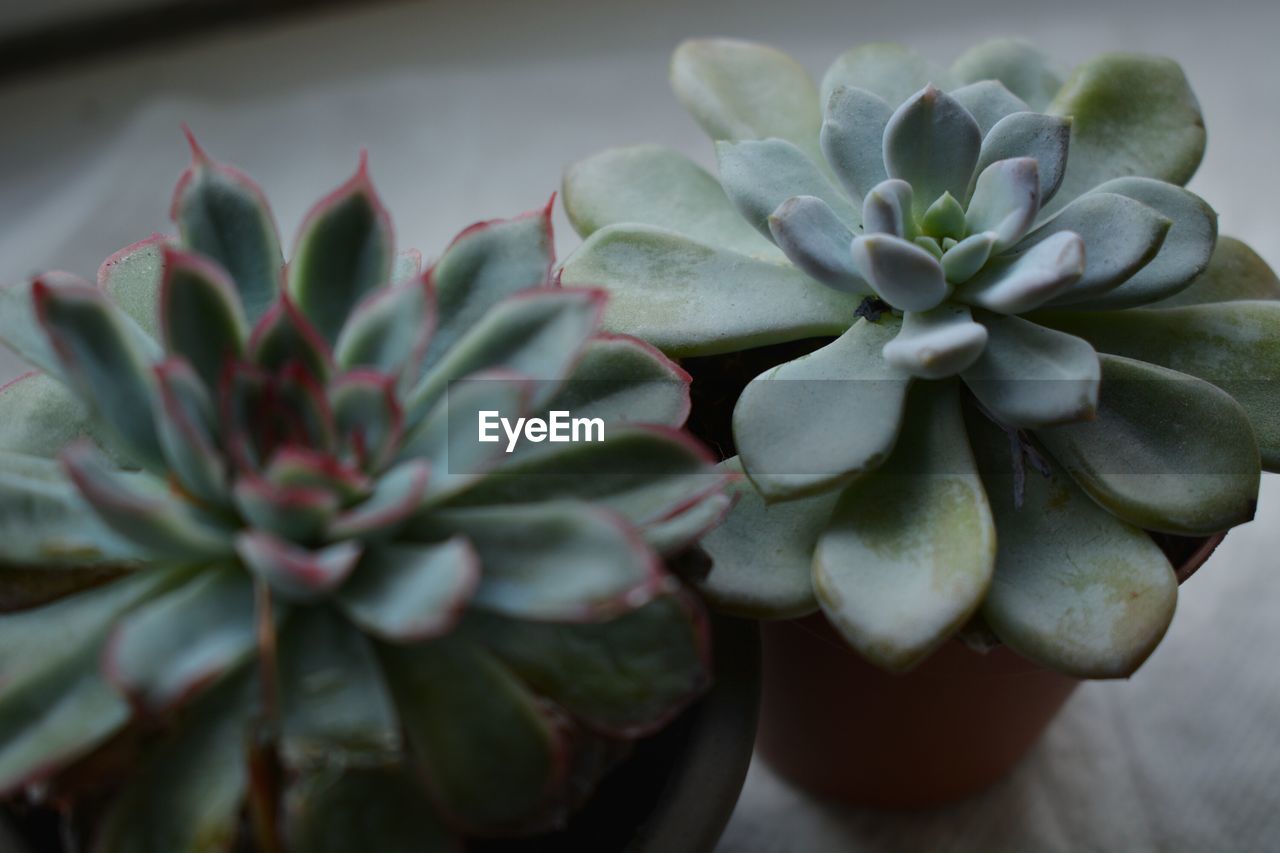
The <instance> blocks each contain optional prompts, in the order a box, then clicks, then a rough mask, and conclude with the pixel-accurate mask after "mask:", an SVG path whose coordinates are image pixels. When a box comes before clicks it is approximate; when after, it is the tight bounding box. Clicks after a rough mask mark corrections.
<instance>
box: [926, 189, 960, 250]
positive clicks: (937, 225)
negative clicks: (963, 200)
mask: <svg viewBox="0 0 1280 853" xmlns="http://www.w3.org/2000/svg"><path fill="white" fill-rule="evenodd" d="M920 230H921V231H923V232H924V234H925V236H928V237H932V238H933V239H935V240H941V241H944V242H945V241H946V240H957V241H958V240H963V239H964V238H965V236H964V235H965V234H968V233H969V229H968V228H967V227H966V225H965V219H964V208H963V207H961V206H960V202H958V201H956V200H955V198H954V197H953V196H952V195H951V193H943V194H942V195H940V196H939V197H938V200H937V201H935V202H934V203H933V204H931V205H929V209H928V210H926V211H925V212H924V216H922V217H921V218H920Z"/></svg>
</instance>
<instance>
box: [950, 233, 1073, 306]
mask: <svg viewBox="0 0 1280 853" xmlns="http://www.w3.org/2000/svg"><path fill="white" fill-rule="evenodd" d="M1087 251H1088V250H1087V249H1086V248H1085V244H1084V240H1082V239H1081V238H1080V235H1079V234H1076V233H1075V232H1074V231H1058V232H1056V233H1054V234H1051V235H1049V236H1048V237H1046V238H1045V239H1044V240H1041V241H1040V242H1038V243H1036V244H1034V245H1032V246H1031V247H1030V248H1029V249H1027V250H1026V251H1025V252H1021V253H1013V254H1007V255H1005V256H1004V257H1002V258H999V259H998V260H996V261H993V262H991V263H989V264H987V266H986V267H985V268H984V269H983V270H982V271H981V272H979V273H978V274H977V275H976V276H974V277H973V278H971V279H969V281H968V282H966V283H965V285H964V286H963V287H961V288H959V289H958V290H957V291H956V299H957V300H958V301H960V302H967V303H969V304H970V305H976V306H978V307H980V308H986V309H988V310H990V311H995V312H997V313H1000V314H1023V313H1026V312H1027V311H1032V310H1034V309H1036V308H1039V307H1040V306H1041V305H1044V304H1045V303H1047V302H1051V301H1052V300H1053V299H1054V298H1055V297H1058V296H1060V295H1062V294H1068V293H1072V292H1074V291H1075V289H1076V288H1078V287H1079V286H1080V282H1081V280H1082V278H1081V277H1082V276H1084V275H1086V274H1087V272H1088V270H1089V266H1088V263H1089V262H1088V260H1086V255H1087Z"/></svg>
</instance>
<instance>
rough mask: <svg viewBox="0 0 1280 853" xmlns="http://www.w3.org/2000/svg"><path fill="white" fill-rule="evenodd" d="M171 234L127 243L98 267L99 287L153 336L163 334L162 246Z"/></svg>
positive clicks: (168, 242) (167, 243) (167, 242)
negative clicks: (161, 292) (160, 308)
mask: <svg viewBox="0 0 1280 853" xmlns="http://www.w3.org/2000/svg"><path fill="white" fill-rule="evenodd" d="M171 243H172V238H170V237H166V236H165V235H163V234H152V235H151V236H150V237H148V238H147V239H145V240H142V241H140V242H137V243H134V244H133V245H130V246H125V247H124V248H123V249H121V250H120V251H118V252H116V253H115V254H114V255H112V256H111V257H109V258H107V259H106V260H105V261H103V262H102V266H100V267H98V287H99V288H101V289H102V292H103V293H105V294H107V297H108V298H109V299H110V300H111V301H112V302H114V303H115V304H116V305H117V306H118V307H119V308H120V310H121V311H123V312H124V313H125V314H127V315H129V318H130V319H132V320H133V322H135V323H137V324H138V326H139V327H140V328H141V329H142V330H143V331H144V332H146V333H147V334H148V335H150V336H151V337H153V338H156V339H159V337H160V322H159V319H160V311H159V301H160V280H161V278H162V277H163V275H164V270H163V260H162V255H163V249H164V247H165V246H166V245H170V244H171Z"/></svg>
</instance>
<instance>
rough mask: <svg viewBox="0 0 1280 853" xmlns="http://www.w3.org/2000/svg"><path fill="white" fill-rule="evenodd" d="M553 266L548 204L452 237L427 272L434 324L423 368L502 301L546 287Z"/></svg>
mask: <svg viewBox="0 0 1280 853" xmlns="http://www.w3.org/2000/svg"><path fill="white" fill-rule="evenodd" d="M554 260H555V246H554V245H553V240H552V235H551V204H550V203H548V205H547V206H546V207H545V208H543V209H542V210H535V211H532V212H530V213H526V214H523V215H521V216H517V217H515V218H513V219H494V220H490V221H488V222H478V223H476V224H475V225H472V226H471V227H470V228H468V229H466V230H465V231H463V232H462V233H461V234H459V235H458V236H457V237H455V238H454V240H453V243H452V244H450V246H449V248H448V249H446V250H445V253H444V255H442V256H441V258H440V260H439V261H437V262H436V264H435V266H434V267H432V269H431V271H430V275H431V281H432V283H433V285H434V286H435V295H436V314H437V318H438V323H437V328H436V332H435V334H434V335H433V336H432V338H431V344H430V348H429V349H428V352H427V359H426V363H427V364H428V365H431V364H435V363H436V362H437V361H438V360H439V359H440V358H441V357H442V356H443V355H444V353H445V352H447V351H448V350H450V349H451V348H452V347H453V346H454V344H455V343H457V342H458V341H459V340H460V339H461V338H462V337H463V336H464V335H465V334H466V333H467V332H469V331H470V330H471V328H472V327H473V326H475V325H476V323H478V322H479V321H480V320H481V318H483V317H485V316H486V314H487V312H488V311H489V310H490V309H492V308H494V307H495V306H497V305H498V303H500V302H502V301H503V300H504V299H506V298H507V297H509V296H511V295H513V294H515V293H518V292H520V291H522V290H527V289H529V288H541V287H546V286H547V285H548V284H549V283H550V281H551V278H550V276H551V265H552V263H553V262H554Z"/></svg>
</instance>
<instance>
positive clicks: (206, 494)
mask: <svg viewBox="0 0 1280 853" xmlns="http://www.w3.org/2000/svg"><path fill="white" fill-rule="evenodd" d="M155 375H156V391H157V393H158V395H159V397H160V408H159V409H157V410H156V430H157V432H158V433H159V434H160V446H161V448H162V449H163V450H164V455H165V460H166V461H167V462H168V463H169V468H170V469H171V470H172V471H173V473H174V474H176V475H177V477H178V479H179V480H180V481H181V482H182V486H183V487H184V488H185V489H186V490H187V491H189V492H191V493H192V494H193V495H195V496H197V497H199V498H201V499H202V500H205V501H208V502H210V503H214V504H218V503H225V502H226V499H227V497H228V495H227V463H226V460H225V459H224V458H223V457H222V454H221V452H220V451H219V449H218V447H217V443H216V439H215V437H214V433H213V431H214V429H215V427H214V418H215V413H214V403H213V399H212V397H211V396H210V395H209V392H208V390H207V389H206V386H205V385H204V384H202V383H201V381H200V378H199V377H198V376H196V373H195V371H194V370H193V369H192V368H191V366H190V365H189V364H188V363H187V362H185V361H183V360H181V359H173V360H169V361H165V362H162V363H160V364H157V365H156V366H155Z"/></svg>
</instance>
